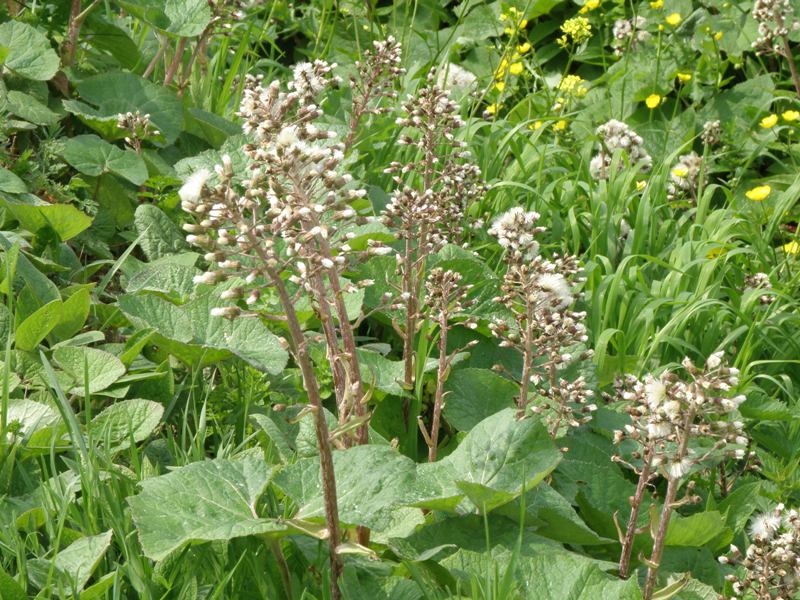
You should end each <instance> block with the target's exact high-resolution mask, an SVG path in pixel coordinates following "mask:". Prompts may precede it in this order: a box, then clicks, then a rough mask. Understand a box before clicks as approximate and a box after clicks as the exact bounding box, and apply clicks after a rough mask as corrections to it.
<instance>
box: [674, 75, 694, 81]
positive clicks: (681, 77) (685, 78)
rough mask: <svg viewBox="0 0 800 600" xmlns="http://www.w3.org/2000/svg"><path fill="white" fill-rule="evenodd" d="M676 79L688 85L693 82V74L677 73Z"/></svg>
mask: <svg viewBox="0 0 800 600" xmlns="http://www.w3.org/2000/svg"><path fill="white" fill-rule="evenodd" d="M676 77H677V78H678V80H679V81H682V82H684V83H686V82H687V81H691V80H692V74H691V73H677V74H676Z"/></svg>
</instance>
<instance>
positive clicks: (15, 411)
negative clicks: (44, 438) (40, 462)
mask: <svg viewBox="0 0 800 600" xmlns="http://www.w3.org/2000/svg"><path fill="white" fill-rule="evenodd" d="M15 421H16V422H17V423H18V424H19V425H20V429H19V432H20V435H22V437H23V438H24V439H28V438H30V437H31V436H32V435H34V434H35V433H37V432H38V431H41V430H43V429H48V428H50V427H53V426H54V425H56V424H58V423H59V421H61V417H59V416H58V412H57V411H56V410H55V409H54V408H53V407H51V406H48V405H47V404H42V403H41V402H34V401H33V400H24V399H21V398H12V399H11V400H10V404H9V405H8V422H9V423H14V422H15Z"/></svg>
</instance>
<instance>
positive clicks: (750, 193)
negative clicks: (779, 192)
mask: <svg viewBox="0 0 800 600" xmlns="http://www.w3.org/2000/svg"><path fill="white" fill-rule="evenodd" d="M771 191H772V188H771V187H769V186H768V185H759V186H756V187H754V188H753V189H752V190H747V191H746V192H745V193H744V195H745V196H747V198H748V199H750V200H752V201H753V202H763V201H764V200H766V199H767V196H769V194H770V192H771Z"/></svg>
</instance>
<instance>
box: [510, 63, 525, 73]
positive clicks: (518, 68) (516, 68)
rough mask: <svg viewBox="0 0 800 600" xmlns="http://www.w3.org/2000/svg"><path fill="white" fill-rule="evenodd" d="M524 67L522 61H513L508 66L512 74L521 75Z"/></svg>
mask: <svg viewBox="0 0 800 600" xmlns="http://www.w3.org/2000/svg"><path fill="white" fill-rule="evenodd" d="M523 69H524V66H523V64H522V63H519V62H517V63H512V64H511V66H510V67H508V72H509V73H511V74H512V75H520V74H521V73H522V71H523Z"/></svg>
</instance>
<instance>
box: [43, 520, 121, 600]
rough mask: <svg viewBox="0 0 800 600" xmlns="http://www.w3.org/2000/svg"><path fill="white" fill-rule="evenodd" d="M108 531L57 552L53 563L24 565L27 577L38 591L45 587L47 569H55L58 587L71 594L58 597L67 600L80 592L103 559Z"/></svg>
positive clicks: (108, 541) (109, 541)
mask: <svg viewBox="0 0 800 600" xmlns="http://www.w3.org/2000/svg"><path fill="white" fill-rule="evenodd" d="M112 534H113V532H112V531H111V530H109V531H106V532H105V533H101V534H99V535H93V536H88V537H82V538H80V539H78V540H77V541H74V542H72V543H71V544H70V545H69V546H67V547H66V548H63V549H62V550H60V551H59V553H58V555H57V556H56V557H55V560H54V561H52V562H51V561H50V560H44V559H40V558H37V559H34V560H32V561H29V562H28V568H29V571H28V572H29V576H30V578H31V580H32V581H33V582H34V583H35V584H36V585H37V586H38V587H40V588H43V587H45V586H46V585H47V583H48V579H49V574H50V568H51V566H52V567H54V568H55V573H56V576H57V577H58V578H59V579H60V580H61V585H62V586H64V588H65V589H66V590H69V591H70V592H71V593H70V594H68V595H66V596H62V597H67V598H71V597H73V596H72V595H73V594H77V593H78V592H80V591H81V590H82V589H83V588H84V586H85V585H86V583H87V582H88V581H89V578H90V577H91V576H92V573H94V571H95V569H96V568H97V565H99V564H100V561H101V560H102V558H103V556H104V555H105V553H106V550H108V547H109V546H110V545H111V537H112Z"/></svg>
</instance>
